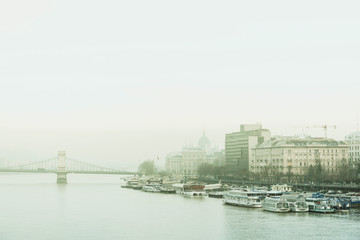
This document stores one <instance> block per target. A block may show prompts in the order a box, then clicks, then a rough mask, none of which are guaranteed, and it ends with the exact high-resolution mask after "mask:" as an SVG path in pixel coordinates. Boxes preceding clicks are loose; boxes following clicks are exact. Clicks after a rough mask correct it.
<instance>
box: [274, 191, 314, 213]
mask: <svg viewBox="0 0 360 240" xmlns="http://www.w3.org/2000/svg"><path fill="white" fill-rule="evenodd" d="M280 198H283V199H285V200H286V201H287V202H288V204H289V207H290V211H291V212H308V211H309V207H308V205H307V204H306V201H305V197H304V195H301V194H283V195H282V196H281V197H280Z"/></svg>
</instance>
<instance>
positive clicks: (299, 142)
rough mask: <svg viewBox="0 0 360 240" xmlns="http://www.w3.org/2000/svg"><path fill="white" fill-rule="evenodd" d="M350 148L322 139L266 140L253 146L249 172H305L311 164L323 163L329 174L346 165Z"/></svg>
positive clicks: (344, 144)
mask: <svg viewBox="0 0 360 240" xmlns="http://www.w3.org/2000/svg"><path fill="white" fill-rule="evenodd" d="M348 148H349V146H348V145H347V144H346V143H345V142H341V141H340V142H338V141H335V140H332V139H323V138H308V139H300V138H280V139H273V140H270V141H265V142H263V143H261V144H258V145H257V146H256V147H254V148H253V149H252V155H253V157H252V160H251V162H250V171H251V172H255V173H261V172H262V171H263V170H264V168H265V167H272V168H275V169H278V170H279V172H282V173H287V172H289V171H290V172H291V173H293V174H299V175H301V174H306V173H307V170H308V167H309V166H310V165H313V166H315V165H316V164H321V166H322V168H323V169H324V170H325V171H328V172H329V173H335V172H336V170H337V168H338V167H339V166H341V165H342V164H347V161H348Z"/></svg>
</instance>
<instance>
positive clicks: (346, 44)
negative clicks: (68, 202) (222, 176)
mask: <svg viewBox="0 0 360 240" xmlns="http://www.w3.org/2000/svg"><path fill="white" fill-rule="evenodd" d="M359 7H360V3H359V2H358V1H329V0H328V1H325V0H324V1H316V0H315V1H301V2H289V1H285V0H284V1H271V2H270V1H265V0H262V1H256V2H249V1H196V0H195V1H181V2H169V1H165V0H163V1H160V0H154V1H145V0H139V1H115V0H109V1H91V0H88V1H85V0H72V1H70V0H62V1H55V0H54V1H48V0H33V1H26V0H12V1H1V2H0V53H1V54H0V109H1V115H0V158H6V159H9V160H11V161H13V159H15V160H14V161H25V160H29V161H31V160H34V161H35V160H42V159H46V158H47V157H53V156H55V155H56V152H57V151H58V150H65V151H67V153H68V154H69V155H71V156H72V157H73V158H77V159H79V160H86V161H88V162H90V163H96V164H102V165H105V166H106V165H110V166H122V165H126V166H127V165H129V166H130V165H135V166H136V165H137V164H138V163H139V162H140V161H144V160H146V159H148V158H153V159H156V157H157V156H159V157H160V159H161V161H164V157H165V155H166V154H167V153H168V152H172V151H176V150H179V149H180V148H181V147H182V146H183V145H184V144H186V142H191V141H192V142H194V144H196V143H197V141H198V139H199V137H200V136H201V135H202V131H203V129H205V130H206V135H207V136H208V137H209V139H210V141H211V143H212V144H214V145H219V147H223V146H224V138H225V134H226V133H229V132H235V131H238V130H239V127H240V124H246V123H257V122H259V123H262V124H263V127H264V128H268V129H269V130H270V131H271V132H272V135H279V134H282V135H294V134H301V133H302V132H303V129H304V133H306V134H310V135H313V136H317V137H322V136H323V130H322V129H310V128H306V126H313V125H323V124H327V125H336V126H337V128H336V130H334V129H329V130H328V137H329V138H335V139H338V140H339V139H343V138H344V137H345V136H346V135H347V134H349V133H351V132H354V131H356V130H357V128H358V126H357V123H358V121H359V110H360V107H359V103H360V95H359V89H360V83H359V82H360V78H359V77H360V72H359V70H358V67H359V66H360V57H359V56H360V32H359V31H358V26H360V16H359V14H358V9H359ZM49 155H50V156H49Z"/></svg>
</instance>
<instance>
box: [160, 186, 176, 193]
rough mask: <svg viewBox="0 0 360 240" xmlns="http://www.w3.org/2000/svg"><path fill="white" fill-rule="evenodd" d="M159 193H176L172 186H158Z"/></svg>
mask: <svg viewBox="0 0 360 240" xmlns="http://www.w3.org/2000/svg"><path fill="white" fill-rule="evenodd" d="M160 192H161V193H176V191H175V189H174V188H172V187H164V186H163V187H160Z"/></svg>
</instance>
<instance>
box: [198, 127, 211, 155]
mask: <svg viewBox="0 0 360 240" xmlns="http://www.w3.org/2000/svg"><path fill="white" fill-rule="evenodd" d="M198 146H199V147H200V148H201V149H202V150H204V151H206V150H207V149H209V148H210V140H209V139H208V138H207V136H205V131H204V133H203V135H202V136H201V138H200V139H199V142H198Z"/></svg>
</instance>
